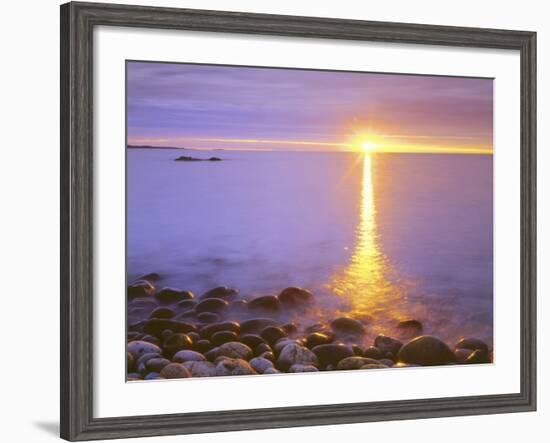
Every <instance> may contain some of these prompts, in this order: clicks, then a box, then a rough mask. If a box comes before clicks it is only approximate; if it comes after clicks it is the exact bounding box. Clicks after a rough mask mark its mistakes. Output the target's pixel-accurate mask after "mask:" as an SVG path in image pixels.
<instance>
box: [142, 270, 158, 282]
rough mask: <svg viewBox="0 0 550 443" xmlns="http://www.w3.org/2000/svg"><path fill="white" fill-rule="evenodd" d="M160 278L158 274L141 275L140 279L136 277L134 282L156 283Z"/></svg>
mask: <svg viewBox="0 0 550 443" xmlns="http://www.w3.org/2000/svg"><path fill="white" fill-rule="evenodd" d="M160 279H161V276H160V274H158V273H156V272H150V273H149V274H143V275H142V276H141V277H138V278H137V279H136V280H137V281H139V280H147V281H157V280H160Z"/></svg>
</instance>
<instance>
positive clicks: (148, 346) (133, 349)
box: [126, 340, 162, 360]
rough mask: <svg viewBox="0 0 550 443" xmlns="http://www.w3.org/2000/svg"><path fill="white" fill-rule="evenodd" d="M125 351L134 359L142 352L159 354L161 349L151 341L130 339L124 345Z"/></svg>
mask: <svg viewBox="0 0 550 443" xmlns="http://www.w3.org/2000/svg"><path fill="white" fill-rule="evenodd" d="M126 351H127V352H129V353H130V354H131V355H132V357H133V358H134V360H138V359H139V357H141V356H142V355H143V354H151V353H152V354H160V353H161V352H162V351H161V349H160V348H159V347H158V346H157V345H154V344H153V343H149V342H146V341H142V340H135V341H131V342H130V343H128V344H127V345H126Z"/></svg>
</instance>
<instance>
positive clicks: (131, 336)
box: [126, 332, 141, 341]
mask: <svg viewBox="0 0 550 443" xmlns="http://www.w3.org/2000/svg"><path fill="white" fill-rule="evenodd" d="M140 336H141V334H140V333H139V332H128V333H127V334H126V338H127V339H128V341H132V340H139V337H140Z"/></svg>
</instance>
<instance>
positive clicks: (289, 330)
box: [281, 322, 298, 336]
mask: <svg viewBox="0 0 550 443" xmlns="http://www.w3.org/2000/svg"><path fill="white" fill-rule="evenodd" d="M281 329H282V330H283V331H285V332H286V335H288V336H291V335H294V334H296V333H297V332H298V327H297V326H296V325H295V324H294V323H292V322H291V323H285V324H284V325H282V326H281Z"/></svg>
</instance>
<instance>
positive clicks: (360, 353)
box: [351, 345, 363, 357]
mask: <svg viewBox="0 0 550 443" xmlns="http://www.w3.org/2000/svg"><path fill="white" fill-rule="evenodd" d="M351 350H352V351H353V355H356V356H357V357H363V350H362V349H361V348H360V347H359V345H351Z"/></svg>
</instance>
